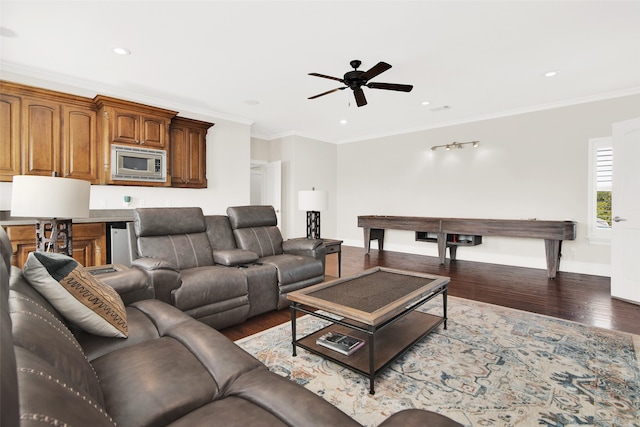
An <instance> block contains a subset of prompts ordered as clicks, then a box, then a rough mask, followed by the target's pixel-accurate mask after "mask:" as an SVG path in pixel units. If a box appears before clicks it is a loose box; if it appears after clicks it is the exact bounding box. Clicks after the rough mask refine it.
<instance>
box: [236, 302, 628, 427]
mask: <svg viewBox="0 0 640 427" xmlns="http://www.w3.org/2000/svg"><path fill="white" fill-rule="evenodd" d="M441 306H442V300H441V299H440V298H436V300H434V301H431V302H429V303H428V304H426V305H425V306H423V307H422V308H421V310H422V311H427V312H429V313H433V314H441ZM448 306H449V307H448V317H449V321H448V329H447V330H444V329H443V327H442V326H440V327H438V329H437V330H436V331H434V332H432V333H431V335H429V336H427V337H426V338H425V339H423V340H422V341H421V342H420V343H418V344H417V345H416V346H414V347H413V348H412V349H411V350H409V351H408V352H407V353H406V354H405V355H404V356H402V357H401V358H400V359H398V360H397V361H396V362H395V363H394V364H393V365H392V366H391V367H389V368H388V369H386V370H385V371H383V372H382V373H381V374H380V375H379V376H378V377H377V378H376V383H375V388H376V394H375V395H373V396H372V395H370V394H369V393H368V390H369V380H368V379H367V378H365V377H363V376H361V375H359V374H356V373H354V372H352V371H350V370H348V369H345V368H343V367H341V366H339V365H336V364H334V363H331V362H328V361H326V360H324V359H322V358H321V357H319V356H315V355H313V354H311V353H309V352H307V351H305V350H303V349H298V356H296V357H293V356H292V350H291V326H290V324H289V323H286V324H283V325H280V326H277V327H275V328H272V329H269V330H267V331H264V332H261V333H259V334H256V335H253V336H250V337H247V338H244V339H242V340H239V341H237V344H238V345H240V347H242V348H244V349H245V350H246V351H248V352H249V353H251V354H252V355H254V356H255V357H256V358H258V359H259V360H260V361H262V362H263V363H264V364H266V365H267V366H268V367H269V369H271V370H272V371H273V372H276V373H278V374H280V375H282V376H284V377H287V378H289V379H291V380H293V381H296V382H297V383H299V384H302V385H303V386H305V387H306V388H307V389H309V390H311V391H313V392H314V393H316V394H318V395H320V396H322V397H323V398H325V399H326V400H328V401H329V402H331V403H332V404H334V405H335V406H337V407H339V408H340V409H341V410H342V411H344V412H346V413H347V414H349V415H351V416H352V417H353V418H355V419H356V420H357V421H358V422H360V423H361V424H363V425H366V426H377V425H378V424H380V423H381V422H382V421H383V420H385V419H386V418H387V417H388V416H389V415H391V414H393V413H395V412H397V411H399V410H401V409H405V408H424V409H429V410H432V411H435V412H438V413H441V414H444V415H447V416H448V417H450V418H453V419H455V420H456V421H458V422H460V423H462V424H463V425H466V426H554V427H560V426H583V425H586V426H640V365H639V358H640V353H639V352H638V349H639V347H640V336H638V335H630V334H624V333H619V332H613V331H609V330H605V329H598V328H593V327H587V326H584V325H580V324H577V323H573V322H567V321H563V320H559V319H554V318H550V317H545V316H541V315H536V314H531V313H527V312H523V311H518V310H513V309H508V308H503V307H498V306H495V305H491V304H484V303H480V302H476V301H470V300H465V299H461V298H455V297H449V304H448ZM324 325H325V322H324V321H323V320H321V319H316V318H314V317H312V316H304V317H302V318H301V319H299V321H298V334H306V333H309V332H312V331H314V330H316V329H319V328H320V327H321V326H324ZM300 336H303V335H299V337H300Z"/></svg>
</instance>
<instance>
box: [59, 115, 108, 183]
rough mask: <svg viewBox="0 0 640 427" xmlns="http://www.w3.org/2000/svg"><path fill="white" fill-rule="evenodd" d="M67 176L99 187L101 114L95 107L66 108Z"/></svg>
mask: <svg viewBox="0 0 640 427" xmlns="http://www.w3.org/2000/svg"><path fill="white" fill-rule="evenodd" d="M62 109H63V123H64V132H63V145H62V169H63V176H68V177H70V178H76V179H84V180H86V181H90V182H91V183H92V184H98V183H99V179H100V170H99V164H100V162H99V156H100V152H99V142H98V138H97V128H98V125H97V113H96V111H95V110H93V109H91V108H83V107H81V106H75V105H63V107H62Z"/></svg>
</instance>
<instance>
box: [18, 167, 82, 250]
mask: <svg viewBox="0 0 640 427" xmlns="http://www.w3.org/2000/svg"><path fill="white" fill-rule="evenodd" d="M90 191H91V183H90V182H89V181H82V180H79V179H71V178H58V177H52V176H38V175H17V176H14V177H13V186H12V192H11V216H13V217H30V218H36V251H38V252H57V253H63V254H66V255H69V256H73V247H72V239H73V233H72V218H88V217H89V194H90Z"/></svg>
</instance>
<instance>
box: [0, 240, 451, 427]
mask: <svg viewBox="0 0 640 427" xmlns="http://www.w3.org/2000/svg"><path fill="white" fill-rule="evenodd" d="M11 252H12V250H11V244H10V242H9V239H8V237H7V235H6V233H5V231H4V229H2V228H1V227H0V255H1V256H0V332H1V343H0V368H1V370H0V380H1V383H0V425H2V426H3V427H4V426H7V427H31V426H33V427H36V426H43V425H47V426H53V425H56V426H68V427H86V426H92V427H102V426H116V425H117V426H120V427H126V426H138V427H145V426H149V427H151V426H153V427H159V426H172V427H180V426H190V427H191V426H225V427H230V426H338V425H339V426H357V425H359V424H358V423H356V422H355V421H354V420H353V419H351V418H350V417H348V416H347V415H346V414H344V413H343V412H341V411H340V410H338V409H337V408H335V407H334V406H332V405H331V404H329V403H328V402H326V401H325V400H323V399H322V398H321V397H319V396H316V395H315V394H313V393H312V392H310V391H308V390H306V389H305V388H304V387H302V386H300V385H298V384H296V383H294V382H292V381H289V380H287V379H286V378H284V377H281V376H279V375H277V374H275V373H271V372H270V371H269V370H268V369H266V367H265V366H264V365H262V364H261V363H260V362H259V361H257V360H256V359H255V358H253V357H252V356H250V355H249V354H248V353H246V352H244V351H243V350H242V349H240V348H239V347H238V346H236V345H235V344H234V343H233V342H231V341H230V340H228V339H227V338H226V337H224V336H223V335H221V334H220V333H219V332H217V331H216V330H214V329H212V328H210V327H209V326H207V325H205V324H204V323H202V322H198V321H196V320H194V319H193V318H191V317H190V316H188V315H186V314H185V313H183V312H181V311H180V310H178V309H177V308H175V307H172V306H171V305H168V304H165V303H163V302H161V301H159V300H157V299H143V300H137V301H136V299H137V297H149V296H153V291H154V289H153V287H151V286H149V282H148V281H147V280H146V278H145V277H144V275H142V276H141V275H140V273H141V272H140V271H136V270H135V269H132V270H128V271H125V272H119V273H112V274H103V275H101V276H99V277H101V278H103V281H104V282H106V283H111V284H112V285H113V287H114V288H115V289H116V290H119V291H124V293H123V301H124V300H126V301H128V302H129V305H127V306H126V319H127V323H128V338H110V337H105V336H97V335H93V334H90V333H87V332H80V330H81V329H82V327H83V324H82V323H80V324H73V325H72V324H70V323H69V322H68V321H67V320H66V319H65V317H63V316H62V315H61V312H60V311H58V310H56V309H55V308H54V307H53V305H52V304H51V303H50V302H49V300H48V299H46V298H44V297H43V295H42V294H40V293H39V292H38V291H37V290H36V288H34V287H32V286H31V283H30V282H28V281H27V280H26V279H25V276H26V274H23V271H21V270H20V269H18V268H17V267H11V263H10V261H11ZM25 272H26V267H25ZM10 273H11V274H10ZM102 286H104V285H102ZM107 288H108V287H107ZM383 425H384V426H455V425H458V424H457V423H453V422H452V421H450V420H449V419H447V418H445V417H442V416H440V415H438V414H434V413H431V412H426V411H420V410H407V411H402V412H399V413H397V414H395V415H393V416H391V417H390V418H388V419H387V420H386V421H385V422H384V423H383Z"/></svg>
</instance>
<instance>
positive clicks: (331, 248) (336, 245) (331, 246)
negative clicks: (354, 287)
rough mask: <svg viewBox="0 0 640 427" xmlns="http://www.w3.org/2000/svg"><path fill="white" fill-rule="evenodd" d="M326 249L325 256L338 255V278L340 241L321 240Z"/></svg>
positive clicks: (340, 255) (340, 265)
mask: <svg viewBox="0 0 640 427" xmlns="http://www.w3.org/2000/svg"><path fill="white" fill-rule="evenodd" d="M321 240H322V242H323V243H324V245H325V247H326V248H327V255H329V254H338V277H340V276H341V274H342V242H343V241H342V240H336V239H325V238H321Z"/></svg>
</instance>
